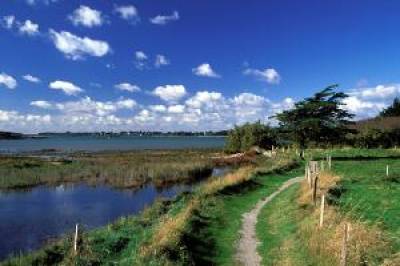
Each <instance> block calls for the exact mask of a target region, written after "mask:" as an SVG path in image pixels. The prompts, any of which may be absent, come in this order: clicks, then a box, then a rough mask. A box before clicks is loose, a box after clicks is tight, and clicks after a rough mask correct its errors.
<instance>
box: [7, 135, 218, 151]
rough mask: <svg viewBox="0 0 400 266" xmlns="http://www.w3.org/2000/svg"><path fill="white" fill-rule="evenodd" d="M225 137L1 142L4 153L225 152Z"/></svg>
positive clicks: (46, 139) (51, 139) (51, 138)
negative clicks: (80, 151) (162, 150)
mask: <svg viewBox="0 0 400 266" xmlns="http://www.w3.org/2000/svg"><path fill="white" fill-rule="evenodd" d="M224 142H225V138H224V137H139V136H121V137H112V138H106V137H98V136H97V137H96V136H50V137H48V138H43V139H20V140H0V153H15V152H29V151H38V150H46V149H56V150H60V151H64V152H68V151H77V150H84V151H103V150H142V149H185V148H222V147H223V146H224Z"/></svg>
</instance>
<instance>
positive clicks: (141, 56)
mask: <svg viewBox="0 0 400 266" xmlns="http://www.w3.org/2000/svg"><path fill="white" fill-rule="evenodd" d="M135 59H136V60H135V67H136V68H137V69H139V70H143V69H145V68H147V59H148V56H147V55H146V54H145V53H144V52H143V51H136V52H135Z"/></svg>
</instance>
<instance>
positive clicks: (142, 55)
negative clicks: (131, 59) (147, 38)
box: [135, 51, 148, 61]
mask: <svg viewBox="0 0 400 266" xmlns="http://www.w3.org/2000/svg"><path fill="white" fill-rule="evenodd" d="M135 57H136V60H139V61H144V60H147V58H148V57H147V55H146V54H145V53H144V52H143V51H136V52H135Z"/></svg>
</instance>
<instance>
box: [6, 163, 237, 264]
mask: <svg viewBox="0 0 400 266" xmlns="http://www.w3.org/2000/svg"><path fill="white" fill-rule="evenodd" d="M231 170H232V169H231V168H230V167H215V168H214V170H213V173H212V175H211V177H210V178H213V177H217V176H221V175H224V174H226V173H228V172H229V171H231ZM197 185H198V184H190V185H185V184H176V185H174V186H170V187H166V188H161V189H156V188H155V187H154V186H153V185H148V186H146V187H144V188H140V189H137V190H129V189H124V190H120V189H113V188H110V187H108V186H104V185H101V186H96V187H93V186H88V185H86V184H75V185H73V184H69V185H60V186H57V187H52V186H39V187H34V188H32V189H29V190H17V191H0V261H1V260H2V259H5V258H7V257H8V256H9V255H11V254H19V252H20V251H23V252H28V251H32V250H36V249H38V248H40V247H41V246H42V245H43V243H45V242H46V240H49V239H51V238H55V237H59V236H61V235H63V234H65V233H66V232H72V231H73V230H74V227H75V224H76V223H79V224H81V225H83V226H84V227H85V229H93V228H96V227H100V226H104V225H106V224H109V223H111V222H113V221H115V220H116V219H118V218H119V217H122V216H127V215H133V214H137V213H139V212H140V211H142V210H143V209H144V208H145V207H146V206H150V205H151V204H152V203H153V202H154V201H155V200H156V199H157V198H159V197H163V198H173V197H175V196H176V195H178V194H180V193H182V192H184V191H191V190H193V188H194V186H197Z"/></svg>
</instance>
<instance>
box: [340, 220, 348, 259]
mask: <svg viewBox="0 0 400 266" xmlns="http://www.w3.org/2000/svg"><path fill="white" fill-rule="evenodd" d="M343 231H344V234H343V242H342V251H341V254H340V266H346V265H347V256H348V254H347V243H348V241H349V234H350V232H349V224H348V223H346V224H345V225H344V230H343Z"/></svg>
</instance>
